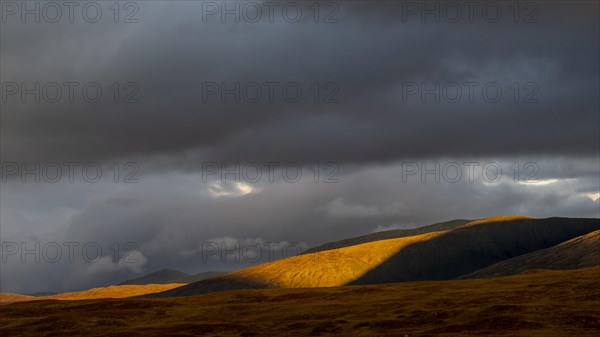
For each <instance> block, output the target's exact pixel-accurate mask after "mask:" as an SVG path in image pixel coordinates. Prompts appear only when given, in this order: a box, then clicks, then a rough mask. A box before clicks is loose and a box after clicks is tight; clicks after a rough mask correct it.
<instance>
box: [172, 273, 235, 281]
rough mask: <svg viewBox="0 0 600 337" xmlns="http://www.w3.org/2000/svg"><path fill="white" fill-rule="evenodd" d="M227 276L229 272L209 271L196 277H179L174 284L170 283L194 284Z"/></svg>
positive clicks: (195, 275)
mask: <svg viewBox="0 0 600 337" xmlns="http://www.w3.org/2000/svg"><path fill="white" fill-rule="evenodd" d="M225 274H227V272H222V271H207V272H204V273H198V274H194V275H187V276H182V277H178V278H176V279H174V280H173V282H170V283H194V282H198V281H202V280H206V279H209V278H213V277H217V276H223V275H225Z"/></svg>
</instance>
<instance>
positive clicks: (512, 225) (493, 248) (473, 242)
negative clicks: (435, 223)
mask: <svg viewBox="0 0 600 337" xmlns="http://www.w3.org/2000/svg"><path fill="white" fill-rule="evenodd" d="M598 229H600V219H577V218H547V219H529V218H516V219H515V220H510V219H506V218H500V219H498V218H490V219H488V220H486V221H482V220H478V221H477V222H473V223H469V224H466V225H463V226H460V227H458V228H456V229H454V230H451V231H448V232H446V233H445V234H444V235H441V236H438V237H436V238H435V239H433V240H428V241H422V242H418V243H415V244H413V245H410V246H409V247H406V248H405V249H403V250H402V251H400V252H399V253H398V254H396V255H394V256H393V257H391V258H390V259H388V260H386V261H385V262H384V263H382V264H381V265H379V266H377V268H374V269H372V270H370V271H369V272H367V273H366V274H364V275H362V276H361V277H360V278H358V279H356V280H355V281H353V282H351V283H350V284H375V283H390V282H402V281H417V280H449V279H454V278H457V277H459V276H461V275H465V274H468V273H472V272H475V271H477V270H479V269H482V268H484V267H487V266H490V265H492V264H494V263H497V262H500V261H502V260H506V259H510V258H513V257H516V256H520V255H523V254H527V253H530V252H533V251H536V250H539V249H545V248H549V247H552V246H554V245H557V244H559V243H561V242H564V241H567V240H570V239H573V238H575V237H578V236H581V235H584V234H587V233H590V232H592V231H595V230H598Z"/></svg>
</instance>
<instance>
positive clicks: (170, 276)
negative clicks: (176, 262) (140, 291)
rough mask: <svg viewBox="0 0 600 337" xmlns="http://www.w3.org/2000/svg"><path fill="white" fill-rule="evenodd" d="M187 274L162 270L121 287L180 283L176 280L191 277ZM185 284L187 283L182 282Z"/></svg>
mask: <svg viewBox="0 0 600 337" xmlns="http://www.w3.org/2000/svg"><path fill="white" fill-rule="evenodd" d="M190 276H191V275H188V274H186V273H183V272H180V271H178V270H173V269H162V270H159V271H155V272H153V273H150V274H148V275H144V276H141V277H137V278H134V279H130V280H127V281H123V282H121V283H119V285H134V284H167V283H179V282H174V280H176V279H178V278H182V277H190ZM182 283H185V282H182Z"/></svg>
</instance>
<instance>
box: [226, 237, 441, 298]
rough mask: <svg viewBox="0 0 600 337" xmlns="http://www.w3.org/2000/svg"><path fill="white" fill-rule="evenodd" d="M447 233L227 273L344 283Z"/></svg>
mask: <svg viewBox="0 0 600 337" xmlns="http://www.w3.org/2000/svg"><path fill="white" fill-rule="evenodd" d="M445 233H446V231H440V232H433V233H427V234H421V235H415V236H411V237H407V238H399V239H389V240H380V241H374V242H369V243H364V244H360V245H355V246H350V247H345V248H339V249H332V250H327V251H322V252H318V253H313V254H308V255H298V256H294V257H290V258H287V259H283V260H280V261H275V262H271V263H266V264H262V265H258V266H255V267H252V268H247V269H243V270H240V271H237V272H233V273H230V274H228V275H227V276H228V277H236V278H245V279H251V280H254V281H258V282H262V283H265V284H268V285H270V286H274V287H283V288H309V287H335V286H342V285H345V284H347V283H349V282H351V281H353V280H355V279H357V278H359V277H360V276H362V275H364V274H365V273H366V272H368V271H369V270H371V269H373V268H374V267H376V266H378V265H380V264H381V263H382V262H384V261H385V260H387V259H389V258H390V257H391V256H393V255H394V254H396V253H398V252H399V251H400V250H402V249H403V248H405V247H407V246H408V245H411V244H414V243H417V242H420V241H426V240H429V239H431V238H434V237H437V236H440V235H443V234H445Z"/></svg>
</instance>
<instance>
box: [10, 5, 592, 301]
mask: <svg viewBox="0 0 600 337" xmlns="http://www.w3.org/2000/svg"><path fill="white" fill-rule="evenodd" d="M23 3H25V2H4V1H3V2H2V26H1V28H2V29H1V30H0V37H1V46H0V47H1V48H0V49H1V50H0V56H1V61H0V72H1V78H2V103H1V104H2V105H1V145H0V149H1V155H2V158H1V160H2V184H1V198H0V206H1V212H0V220H1V229H0V235H1V236H2V238H1V241H2V254H3V255H2V265H1V266H2V273H1V275H0V282H1V284H0V290H2V291H9V292H21V293H31V292H37V291H67V290H78V289H85V288H88V287H92V286H103V285H107V284H110V283H114V282H118V281H122V280H124V279H126V278H129V277H134V276H137V275H140V274H143V273H147V272H152V271H155V270H158V269H162V268H173V269H179V270H181V271H185V272H188V273H196V272H202V271H208V270H233V269H237V268H241V267H244V266H247V265H248V264H249V263H252V262H256V261H265V260H269V259H272V258H280V257H282V256H285V255H286V254H287V255H292V254H294V253H295V251H296V250H297V249H305V248H306V247H310V246H314V245H317V244H319V243H324V242H328V241H332V240H338V239H343V238H347V237H351V236H355V235H360V234H365V233H371V232H373V231H380V230H386V229H398V228H413V227H417V226H423V225H427V224H431V223H434V222H439V221H445V220H451V219H457V218H463V219H476V218H481V217H487V216H493V215H502V214H523V215H529V216H535V217H549V216H569V217H600V214H599V213H600V210H599V209H600V199H599V197H600V195H599V193H600V178H599V175H600V168H599V167H600V162H599V160H600V158H599V150H600V130H599V125H600V113H599V108H600V107H599V96H598V92H599V90H600V87H599V79H600V78H599V73H600V68H599V62H598V60H599V59H600V54H599V42H598V41H599V22H598V20H599V19H598V17H599V10H600V9H599V5H598V3H597V2H594V1H589V2H586V1H581V2H572V3H567V2H554V1H552V2H551V1H538V2H528V3H524V4H521V5H519V6H518V7H516V8H515V7H513V3H512V2H510V4H509V3H508V2H500V1H498V2H492V3H490V2H475V6H474V7H467V6H465V5H464V3H463V2H453V3H452V4H454V5H447V2H431V3H430V4H429V5H430V6H429V7H428V8H427V9H428V11H426V10H425V9H424V8H422V7H421V6H422V4H421V2H410V1H398V2H389V1H368V2H367V1H337V2H336V1H331V2H319V4H318V5H316V3H315V2H312V1H298V2H291V3H290V2H287V3H286V2H279V4H274V3H267V4H262V5H259V3H257V2H235V1H230V2H227V3H221V2H207V1H177V2H167V1H151V2H150V1H149V2H143V1H136V2H130V3H125V2H123V3H121V4H120V7H119V8H118V9H117V8H115V7H114V6H113V2H104V1H100V2H95V3H91V4H90V3H86V2H76V4H75V5H74V7H73V8H72V10H70V9H69V7H66V5H64V4H62V3H61V2H58V3H55V4H58V5H48V3H47V2H36V1H33V2H27V4H26V5H23ZM36 5H37V6H39V7H36ZM23 6H26V7H23ZM111 6H113V7H111ZM238 6H239V7H238ZM436 6H439V7H436ZM37 9H39V11H38V10H37ZM236 9H239V10H238V11H237V12H236ZM26 10H29V11H30V12H28V13H29V14H23V13H24V11H26ZM35 12H37V13H38V14H39V18H37V17H36V14H32V13H35ZM458 13H460V14H461V15H460V16H457V15H458ZM37 19H39V21H40V22H39V23H37V22H35V21H36V20H37ZM115 21H116V22H115ZM238 21H239V22H238ZM436 21H439V22H436ZM454 21H455V22H454ZM100 92H101V93H100ZM38 101H39V102H38ZM36 165H38V166H36ZM221 165H227V166H226V169H227V172H225V174H223V175H222V174H221V173H223V172H219V169H218V167H220V166H221ZM236 165H237V166H236ZM57 168H58V169H59V170H60V171H58V170H57ZM69 168H72V171H70V170H69ZM99 170H100V171H101V173H102V176H101V177H100V176H98V174H97V173H98V171H99ZM234 171H237V174H234V173H233V172H234ZM70 173H71V174H70ZM36 180H39V181H36ZM115 181H116V182H115ZM128 242H129V243H132V244H131V245H129V246H127V247H126V244H127V243H128ZM269 242H272V243H273V244H270V243H269ZM36 243H38V244H40V248H39V249H37V248H36V246H35V244H36ZM54 243H56V245H55V244H54ZM236 243H238V244H239V245H240V247H241V248H239V249H238V250H237V252H241V253H242V254H241V255H242V256H241V258H240V260H241V261H240V262H239V263H238V262H236V261H235V253H231V254H229V255H228V256H226V259H221V258H220V256H219V254H220V252H216V253H215V252H214V251H212V250H211V249H213V248H214V247H219V246H220V245H221V244H223V245H225V246H220V247H229V248H228V249H232V251H235V250H234V247H235V244H236ZM22 244H24V245H22ZM77 244H78V245H79V246H77ZM117 244H118V246H117ZM69 245H71V246H72V247H73V249H74V251H73V252H72V253H73V255H74V256H73V259H74V261H69V248H68V247H69ZM86 245H87V246H86ZM56 246H58V247H62V250H61V253H62V255H61V256H58V257H57V256H56V253H55V252H56V251H57V250H56ZM84 246H85V247H87V248H89V249H88V250H87V255H85V254H83V252H82V248H83V247H84ZM256 246H258V247H261V249H262V255H261V257H260V258H257V259H254V256H255V255H253V253H249V251H250V250H252V249H254V248H256ZM44 247H46V248H44ZM90 247H91V248H90ZM132 247H133V248H132ZM207 247H208V248H207ZM244 247H246V248H248V247H251V248H250V249H248V250H245V251H244ZM252 247H254V248H252ZM267 247H273V249H272V252H273V256H274V257H270V256H268V255H269V254H268V250H269V249H268V248H267ZM96 248H100V250H101V253H96ZM25 249H28V250H30V251H34V252H35V251H37V252H39V253H40V254H39V255H40V256H39V258H40V262H39V263H37V262H36V261H35V259H36V254H35V253H29V254H25ZM127 251H128V252H129V253H127ZM245 253H247V254H245ZM128 254H129V255H128ZM84 255H85V256H84ZM84 257H91V258H90V259H92V260H94V261H92V262H90V261H88V260H86V258H84ZM96 257H97V259H94V258H96Z"/></svg>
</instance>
